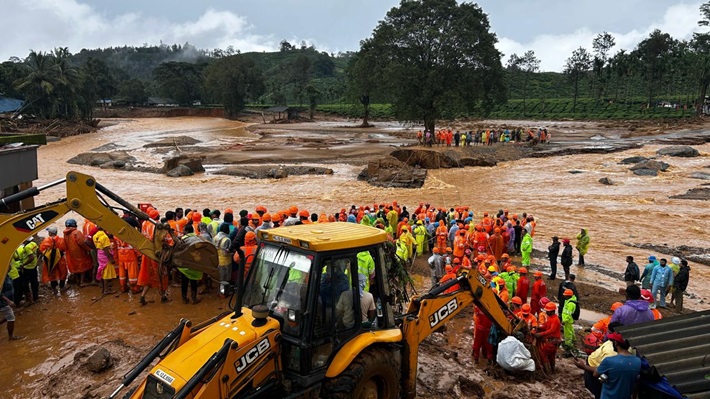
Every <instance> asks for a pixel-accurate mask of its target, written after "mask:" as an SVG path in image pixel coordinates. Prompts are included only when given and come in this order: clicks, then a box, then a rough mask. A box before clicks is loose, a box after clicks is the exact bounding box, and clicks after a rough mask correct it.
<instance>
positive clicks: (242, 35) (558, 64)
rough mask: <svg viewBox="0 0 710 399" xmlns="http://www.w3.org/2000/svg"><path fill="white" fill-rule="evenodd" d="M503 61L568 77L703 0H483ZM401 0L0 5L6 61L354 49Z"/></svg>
mask: <svg viewBox="0 0 710 399" xmlns="http://www.w3.org/2000/svg"><path fill="white" fill-rule="evenodd" d="M478 3H479V4H480V5H481V7H483V10H484V11H485V12H486V13H487V14H488V15H489V18H490V22H491V26H492V29H493V31H494V32H495V33H496V34H497V36H498V40H499V43H498V48H499V50H500V51H502V52H503V53H504V54H505V56H504V59H503V62H504V63H505V61H506V60H507V58H508V56H509V55H510V54H512V53H518V54H522V53H524V52H525V51H526V50H534V51H535V54H536V55H537V56H538V58H540V60H541V61H542V64H541V69H542V70H545V71H561V70H562V68H563V66H564V62H565V60H566V59H567V57H569V55H570V54H571V52H572V51H573V50H574V49H576V48H577V47H579V46H583V47H586V48H588V49H590V50H591V43H592V39H593V38H594V36H596V34H597V33H600V32H602V31H608V32H610V33H612V34H613V35H614V36H615V37H616V43H617V47H616V48H615V49H614V50H613V52H615V51H616V50H619V49H621V48H625V49H632V48H633V47H634V46H635V45H636V44H637V43H638V42H639V41H640V40H642V39H643V38H644V37H645V36H647V35H648V33H650V32H651V31H652V30H653V29H656V28H658V29H661V30H662V31H664V32H668V33H670V34H671V35H672V36H673V37H674V38H676V39H689V38H691V36H692V32H694V31H697V30H698V28H697V21H698V19H699V18H700V15H699V11H698V9H699V7H700V5H701V4H702V1H692V0H576V1H569V0H534V1H533V0H506V1H500V0H480V1H479V2H478ZM397 4H399V1H396V0H359V1H353V0H238V1H235V0H231V1H227V0H222V1H217V0H200V1H195V0H191V1H187V0H122V1H109V0H20V1H18V0H0V10H2V16H0V21H2V26H3V31H4V32H5V38H4V40H3V41H2V43H0V60H6V59H8V58H10V57H12V56H17V57H20V58H24V57H25V56H27V54H28V53H29V50H30V49H33V50H37V51H40V50H42V51H46V50H51V49H52V48H54V47H58V46H62V47H64V46H66V47H69V50H70V51H71V52H73V53H74V52H78V51H80V50H81V49H82V48H96V47H108V46H121V45H124V44H127V45H133V46H140V45H142V44H144V43H147V44H149V45H154V44H159V43H160V41H161V40H162V41H163V42H164V43H167V44H173V43H185V42H189V43H191V44H193V45H195V46H196V47H198V48H206V49H214V48H226V47H227V46H229V45H232V46H234V48H235V49H240V50H241V51H242V52H247V51H273V50H276V49H277V48H278V43H279V42H280V41H281V40H282V39H286V40H289V41H290V42H291V43H300V42H301V41H302V40H305V41H306V42H308V43H309V44H314V45H315V46H316V48H318V49H319V50H325V51H328V52H335V53H337V52H339V51H348V50H353V51H354V50H357V49H358V48H359V42H360V40H362V39H364V38H366V37H368V36H370V35H371V34H372V30H373V29H374V28H375V26H376V25H377V22H378V21H379V20H381V19H382V18H383V17H384V15H385V14H386V12H387V11H388V10H389V9H390V8H392V7H394V6H396V5H397Z"/></svg>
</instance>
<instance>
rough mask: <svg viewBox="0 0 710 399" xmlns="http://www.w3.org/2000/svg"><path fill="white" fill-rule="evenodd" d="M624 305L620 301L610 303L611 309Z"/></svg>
mask: <svg viewBox="0 0 710 399" xmlns="http://www.w3.org/2000/svg"><path fill="white" fill-rule="evenodd" d="M622 306H624V304H623V303H622V302H614V303H612V304H611V311H612V312H613V311H615V310H616V309H619V308H620V307H622Z"/></svg>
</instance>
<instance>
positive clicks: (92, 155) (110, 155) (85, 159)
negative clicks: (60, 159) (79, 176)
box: [67, 151, 136, 168]
mask: <svg viewBox="0 0 710 399" xmlns="http://www.w3.org/2000/svg"><path fill="white" fill-rule="evenodd" d="M135 161H136V159H135V158H134V157H132V156H131V155H129V154H128V152H126V151H111V152H83V153H81V154H78V155H76V156H74V157H73V158H71V159H69V160H68V161H67V162H68V163H71V164H75V165H89V166H100V167H103V168H107V167H116V168H124V167H125V166H126V165H131V164H133V163H134V162H135ZM118 165H120V166H118Z"/></svg>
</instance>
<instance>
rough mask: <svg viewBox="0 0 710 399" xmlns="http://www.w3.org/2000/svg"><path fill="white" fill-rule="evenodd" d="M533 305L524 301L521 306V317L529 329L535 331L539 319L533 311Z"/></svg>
mask: <svg viewBox="0 0 710 399" xmlns="http://www.w3.org/2000/svg"><path fill="white" fill-rule="evenodd" d="M530 311H531V307H530V305H528V304H527V303H524V304H523V305H522V306H521V307H520V316H519V317H520V319H521V320H523V321H525V324H527V326H528V331H530V332H533V331H535V329H537V319H536V318H535V316H533V315H532V314H531V313H530Z"/></svg>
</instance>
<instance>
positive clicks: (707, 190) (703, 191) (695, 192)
mask: <svg viewBox="0 0 710 399" xmlns="http://www.w3.org/2000/svg"><path fill="white" fill-rule="evenodd" d="M670 198H677V199H693V200H703V201H710V187H696V188H691V189H690V190H688V191H687V192H686V193H685V194H680V195H673V196H671V197H670Z"/></svg>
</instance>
